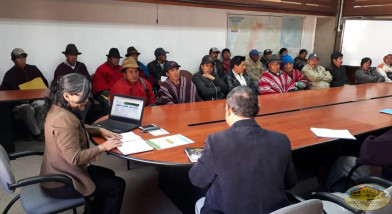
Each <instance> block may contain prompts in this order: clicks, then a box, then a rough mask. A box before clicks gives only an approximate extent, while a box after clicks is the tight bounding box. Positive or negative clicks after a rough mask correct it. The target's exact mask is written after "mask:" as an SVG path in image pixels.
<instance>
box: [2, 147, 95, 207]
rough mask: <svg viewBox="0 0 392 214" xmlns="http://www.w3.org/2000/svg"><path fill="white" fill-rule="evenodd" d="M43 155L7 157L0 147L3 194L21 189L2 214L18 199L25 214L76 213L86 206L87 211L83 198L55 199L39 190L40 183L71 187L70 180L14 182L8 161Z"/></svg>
mask: <svg viewBox="0 0 392 214" xmlns="http://www.w3.org/2000/svg"><path fill="white" fill-rule="evenodd" d="M31 155H43V152H21V153H14V154H10V155H8V154H7V152H6V151H5V150H4V148H3V146H1V145H0V185H1V187H2V189H3V190H4V192H6V193H14V191H15V189H16V188H18V187H21V188H22V189H21V191H20V193H19V194H18V195H16V196H15V197H14V198H13V199H12V200H11V201H10V202H9V203H8V205H7V206H6V207H5V209H4V211H3V214H6V213H7V212H8V211H9V209H10V208H11V207H12V205H13V204H14V203H15V202H16V201H17V200H19V199H20V202H21V204H22V207H23V209H24V210H25V211H26V212H27V213H32V214H38V213H59V212H63V211H65V210H69V209H73V212H74V214H75V213H76V207H79V206H82V205H86V212H87V213H88V211H89V209H88V206H87V203H86V200H85V198H84V197H80V198H76V199H57V198H52V197H50V196H49V195H47V194H46V193H45V192H44V191H43V190H42V188H41V186H40V183H42V182H50V181H55V182H61V183H65V184H68V185H73V184H72V180H71V179H70V178H68V177H66V176H63V175H48V176H34V177H28V178H24V179H21V180H19V181H16V180H15V176H14V173H13V172H12V169H11V166H10V159H11V160H14V159H16V158H19V157H25V156H31Z"/></svg>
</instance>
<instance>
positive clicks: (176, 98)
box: [157, 77, 202, 105]
mask: <svg viewBox="0 0 392 214" xmlns="http://www.w3.org/2000/svg"><path fill="white" fill-rule="evenodd" d="M157 101H158V103H159V104H164V105H166V104H178V103H191V102H199V101H202V100H201V98H200V97H199V95H198V94H197V90H196V86H195V85H194V84H193V82H192V81H190V80H188V79H186V78H185V77H180V80H179V84H178V86H176V85H175V84H174V83H173V82H172V81H171V80H170V79H169V78H167V79H166V80H165V81H164V82H162V85H161V87H160V88H159V91H158V100H157Z"/></svg>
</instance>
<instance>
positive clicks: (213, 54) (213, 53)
mask: <svg viewBox="0 0 392 214" xmlns="http://www.w3.org/2000/svg"><path fill="white" fill-rule="evenodd" d="M219 54H220V51H219V50H218V48H215V47H214V48H211V49H210V52H209V53H208V55H210V56H211V57H212V58H214V60H215V65H214V72H215V73H217V74H218V75H219V77H220V78H221V79H223V78H225V72H224V71H223V65H222V62H221V61H220V60H219V59H218V56H219Z"/></svg>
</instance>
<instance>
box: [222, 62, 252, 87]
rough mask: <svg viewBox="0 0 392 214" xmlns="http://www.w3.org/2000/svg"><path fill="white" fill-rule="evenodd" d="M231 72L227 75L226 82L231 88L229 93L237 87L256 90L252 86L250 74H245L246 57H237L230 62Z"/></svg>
mask: <svg viewBox="0 0 392 214" xmlns="http://www.w3.org/2000/svg"><path fill="white" fill-rule="evenodd" d="M230 67H231V71H229V73H227V75H226V77H225V79H224V81H225V83H226V85H227V86H228V87H229V90H228V91H229V92H230V91H231V90H233V88H235V87H237V86H240V85H242V86H248V87H251V88H253V89H254V90H255V89H256V88H255V87H254V85H253V84H252V81H251V80H250V78H249V76H248V74H247V73H246V72H245V57H244V56H235V57H233V59H231V61H230Z"/></svg>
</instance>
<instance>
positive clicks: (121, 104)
mask: <svg viewBox="0 0 392 214" xmlns="http://www.w3.org/2000/svg"><path fill="white" fill-rule="evenodd" d="M144 104H145V99H144V98H141V97H133V96H127V95H119V94H114V95H113V102H112V106H111V110H110V114H109V119H107V120H103V121H100V122H98V123H94V124H92V125H93V126H99V127H102V128H105V129H107V130H110V131H112V132H117V133H124V132H129V131H131V130H133V129H136V128H137V127H139V126H140V124H141V123H142V118H143V111H144Z"/></svg>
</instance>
